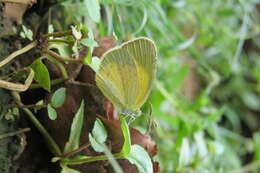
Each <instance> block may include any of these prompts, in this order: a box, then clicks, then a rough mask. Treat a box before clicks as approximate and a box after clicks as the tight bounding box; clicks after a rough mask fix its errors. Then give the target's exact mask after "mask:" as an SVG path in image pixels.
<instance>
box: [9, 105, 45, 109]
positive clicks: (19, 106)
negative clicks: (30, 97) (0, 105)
mask: <svg viewBox="0 0 260 173" xmlns="http://www.w3.org/2000/svg"><path fill="white" fill-rule="evenodd" d="M12 107H15V108H34V109H42V108H46V107H47V105H36V104H30V105H14V106H12Z"/></svg>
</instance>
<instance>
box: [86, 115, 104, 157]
mask: <svg viewBox="0 0 260 173" xmlns="http://www.w3.org/2000/svg"><path fill="white" fill-rule="evenodd" d="M92 135H93V136H92ZM92 135H91V134H89V140H90V143H91V146H92V147H93V149H94V150H95V151H97V152H103V151H104V147H103V143H104V142H105V141H106V139H107V131H106V128H105V127H104V125H103V123H102V121H101V120H100V119H98V118H97V119H96V121H95V124H94V128H93V130H92Z"/></svg>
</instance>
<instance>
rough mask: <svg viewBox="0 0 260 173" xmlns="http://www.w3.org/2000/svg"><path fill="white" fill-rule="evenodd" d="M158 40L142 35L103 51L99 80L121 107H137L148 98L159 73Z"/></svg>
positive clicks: (102, 88)
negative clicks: (157, 66)
mask: <svg viewBox="0 0 260 173" xmlns="http://www.w3.org/2000/svg"><path fill="white" fill-rule="evenodd" d="M155 60H156V49H155V45H154V43H153V42H152V41H151V40H149V39H146V38H139V39H135V40H133V41H129V42H126V43H124V44H123V45H122V46H121V47H119V48H114V49H112V50H110V51H108V52H107V53H105V54H104V55H103V59H102V61H101V64H100V69H99V71H98V72H97V74H96V83H97V86H98V87H99V88H100V90H101V91H102V92H103V94H104V95H105V96H106V97H107V98H108V99H109V100H110V101H111V102H112V103H113V104H114V105H115V106H116V107H117V108H118V109H120V110H121V111H122V110H129V111H136V110H137V109H139V108H140V107H141V106H142V104H143V103H144V102H145V100H146V98H147V96H148V95H149V92H150V90H151V84H152V81H153V78H154V75H155Z"/></svg>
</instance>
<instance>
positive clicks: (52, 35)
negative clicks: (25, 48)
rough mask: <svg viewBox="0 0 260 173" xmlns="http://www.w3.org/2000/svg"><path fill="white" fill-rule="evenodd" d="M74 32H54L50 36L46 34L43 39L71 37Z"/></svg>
mask: <svg viewBox="0 0 260 173" xmlns="http://www.w3.org/2000/svg"><path fill="white" fill-rule="evenodd" d="M71 34H72V31H71V30H69V31H64V32H53V33H49V34H44V35H43V36H42V37H43V38H48V37H60V36H66V35H71Z"/></svg>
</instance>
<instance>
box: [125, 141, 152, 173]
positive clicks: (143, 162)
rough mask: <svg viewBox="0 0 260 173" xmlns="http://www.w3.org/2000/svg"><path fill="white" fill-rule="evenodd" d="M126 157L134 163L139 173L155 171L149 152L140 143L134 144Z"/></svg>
mask: <svg viewBox="0 0 260 173" xmlns="http://www.w3.org/2000/svg"><path fill="white" fill-rule="evenodd" d="M126 159H127V160H128V161H129V162H131V163H132V164H134V165H135V166H136V167H137V169H138V172H139V173H153V164H152V160H151V158H150V156H149V154H148V153H147V152H146V151H145V149H143V148H142V147H141V146H139V145H132V146H131V152H130V154H129V155H128V156H127V157H126Z"/></svg>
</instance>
